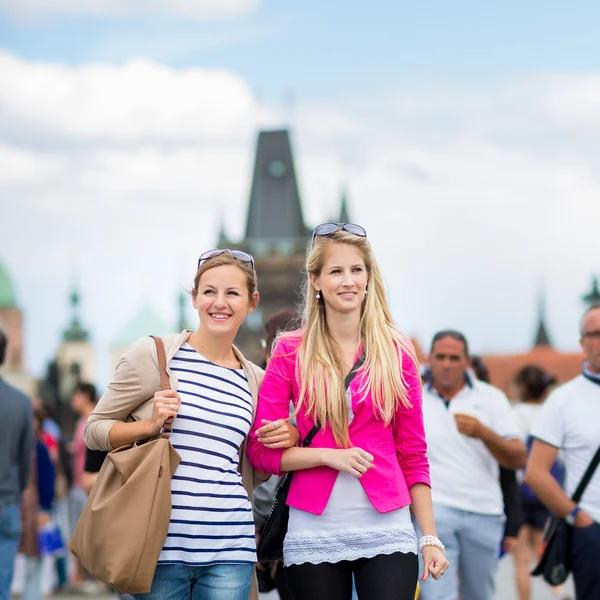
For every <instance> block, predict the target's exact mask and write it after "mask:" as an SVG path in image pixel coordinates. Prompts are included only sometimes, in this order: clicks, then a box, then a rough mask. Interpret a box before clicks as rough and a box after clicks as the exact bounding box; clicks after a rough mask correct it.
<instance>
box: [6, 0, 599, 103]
mask: <svg viewBox="0 0 600 600" xmlns="http://www.w3.org/2000/svg"><path fill="white" fill-rule="evenodd" d="M353 5H354V6H353ZM0 14H2V13H0ZM599 18H600V7H599V5H598V4H597V3H595V2H573V3H570V4H569V5H568V7H567V6H566V5H565V4H564V2H541V1H536V0H530V1H528V2H519V1H514V0H510V1H506V2H494V3H482V2H477V1H464V0H463V1H456V2H448V1H444V2H390V1H388V2H382V1H378V2H371V3H369V5H368V7H367V5H366V4H365V3H358V2H355V3H348V2H341V1H339V0H333V1H330V2H317V1H314V0H305V1H304V2H301V3H293V5H291V3H282V2H278V1H276V0H267V1H264V2H262V3H261V4H260V6H259V8H258V10H256V11H253V12H251V13H250V14H247V15H242V16H239V17H235V18H232V19H219V20H215V21H213V20H211V21H206V22H198V21H194V20H190V19H188V18H183V17H176V16H169V15H160V16H155V17H151V16H138V17H136V18H134V17H130V16H128V17H108V16H96V15H94V16H82V15H65V14H55V15H44V16H31V15H30V16H26V17H24V16H22V15H20V16H16V15H10V14H7V13H6V12H4V13H3V14H2V17H1V21H0V40H2V45H3V46H4V47H6V48H10V49H11V50H13V51H14V52H16V53H17V54H19V55H20V56H23V57H24V58H28V59H44V60H50V61H57V62H60V63H64V64H68V65H80V64H84V63H86V62H88V61H110V62H116V63H120V62H123V61H125V60H127V59H130V58H133V57H138V56H146V57H149V58H153V59H156V60H158V61H160V62H164V63H167V64H170V65H172V66H175V67H189V66H196V65H202V66H206V67H215V68H226V69H231V70H233V71H234V72H236V73H238V74H240V75H241V76H242V77H244V78H245V79H247V80H248V81H249V82H250V83H251V85H252V86H253V88H254V89H255V90H256V91H257V93H259V94H261V95H263V94H264V95H265V96H267V97H268V98H270V99H276V98H278V97H282V96H285V94H287V93H288V90H293V91H294V94H296V95H299V96H307V97H309V98H313V97H319V96H322V95H334V94H336V93H338V92H339V91H340V89H342V90H343V89H352V90H357V89H360V87H361V86H364V85H365V84H369V85H373V84H375V85H381V86H383V85H385V84H386V82H387V81H388V80H389V78H391V77H398V78H404V77H407V78H424V77H432V76H433V77H442V78H444V77H446V78H455V77H458V78H489V77H491V76H497V75H499V74H502V73H504V74H506V73H511V74H525V75H526V74H528V73H533V72H540V71H546V70H567V71H579V72H586V71H590V70H595V69H596V68H598V65H599V62H600V52H598V35H597V32H598V30H597V23H598V19H599Z"/></svg>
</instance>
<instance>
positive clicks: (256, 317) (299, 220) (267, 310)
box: [219, 129, 310, 364]
mask: <svg viewBox="0 0 600 600" xmlns="http://www.w3.org/2000/svg"><path fill="white" fill-rule="evenodd" d="M309 239H310V231H309V230H308V229H307V228H306V226H305V224H304V217H303V214H302V204H301V201H300V194H299V192H298V183H297V181H296V169H295V166H294V157H293V153H292V146H291V143H290V134H289V131H288V130H286V129H282V130H275V131H261V132H260V133H259V134H258V141H257V144H256V157H255V161H254V172H253V177H252V187H251V191H250V202H249V206H248V215H247V219H246V233H245V237H244V239H243V240H242V241H241V242H239V243H233V242H231V241H229V240H227V238H226V235H225V232H224V231H221V232H220V234H219V246H220V247H228V248H236V249H239V250H245V251H246V252H250V253H251V254H252V255H253V256H254V259H255V262H256V272H257V275H258V287H259V292H260V306H259V308H258V310H256V311H255V312H254V313H251V314H250V315H249V316H248V318H247V319H246V321H245V323H244V324H243V326H242V327H241V328H240V331H239V333H238V336H237V338H236V344H237V345H238V347H239V348H240V349H241V350H242V351H243V352H244V354H245V356H246V357H248V358H249V359H250V360H252V361H255V362H258V363H259V364H260V363H261V362H262V360H263V350H262V348H261V346H260V340H261V338H263V337H264V330H263V324H264V321H265V320H266V319H267V318H269V316H271V315H272V314H273V313H275V312H277V311H278V310H279V309H281V308H284V307H296V306H297V305H298V303H299V300H300V298H301V295H300V292H301V290H300V283H301V281H302V273H301V271H302V268H303V267H304V260H305V252H306V245H307V243H308V241H309Z"/></svg>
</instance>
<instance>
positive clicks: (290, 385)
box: [247, 223, 448, 600]
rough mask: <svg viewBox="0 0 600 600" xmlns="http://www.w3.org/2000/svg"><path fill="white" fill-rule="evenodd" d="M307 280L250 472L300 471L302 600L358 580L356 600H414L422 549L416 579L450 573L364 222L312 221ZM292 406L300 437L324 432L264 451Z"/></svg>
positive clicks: (292, 523)
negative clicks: (307, 441) (299, 319)
mask: <svg viewBox="0 0 600 600" xmlns="http://www.w3.org/2000/svg"><path fill="white" fill-rule="evenodd" d="M306 271H307V273H308V277H307V279H306V282H305V285H306V289H305V292H306V293H305V306H304V311H303V326H302V328H301V329H300V330H298V331H294V332H291V333H286V334H283V335H282V336H280V338H279V339H278V341H277V342H276V344H275V347H274V349H273V353H272V356H271V361H270V362H269V365H268V367H267V371H266V374H265V378H264V381H263V384H262V387H261V389H260V393H259V401H258V407H257V413H256V418H255V421H254V426H253V429H252V432H251V434H250V436H249V441H248V449H247V452H248V458H249V460H250V462H251V463H252V464H253V466H254V467H255V468H259V469H261V470H263V471H266V472H270V473H276V474H280V473H282V472H286V471H295V472H296V473H295V475H294V478H293V481H292V485H291V488H290V492H289V495H288V505H289V506H290V517H289V527H288V532H287V535H286V538H285V542H284V564H285V572H286V576H287V580H288V585H289V587H290V590H291V592H292V594H293V595H294V597H295V598H298V599H301V598H311V600H321V599H322V600H350V598H351V594H352V578H353V576H354V579H355V582H356V589H357V592H358V597H359V599H360V600H413V598H414V595H415V588H416V585H417V579H418V560H417V552H418V551H419V550H420V551H421V552H422V554H423V559H424V572H423V575H422V578H423V579H425V578H427V577H428V576H429V575H431V576H432V577H433V578H434V579H438V578H439V577H441V576H442V575H443V574H444V572H445V570H446V569H447V568H448V561H447V560H446V558H445V556H444V547H443V544H442V543H441V542H440V540H439V539H438V538H437V534H436V529H435V523H434V519H433V508H432V503H431V490H430V480H429V464H428V461H427V456H426V450H427V444H426V441H425V432H424V429H423V416H422V409H421V382H420V377H419V369H418V363H417V358H416V356H415V353H414V349H413V348H412V345H411V343H410V341H409V340H408V339H407V338H406V337H405V336H404V335H403V334H402V333H400V331H398V329H396V327H395V326H394V324H393V321H392V318H391V314H390V309H389V306H388V302H387V298H386V295H385V290H384V286H383V281H382V278H381V274H380V271H379V268H378V266H377V263H376V262H375V258H374V256H373V252H372V250H371V246H370V244H369V241H368V240H367V236H366V232H365V230H364V229H363V228H362V227H361V226H359V225H355V224H352V223H344V224H339V223H324V224H323V225H319V226H318V227H317V228H316V229H315V232H314V234H313V238H312V241H311V245H310V247H309V250H308V255H307V261H306ZM359 358H362V361H363V362H362V366H360V367H359V368H358V370H357V372H356V376H355V377H354V379H353V380H352V382H351V383H350V385H349V387H348V389H347V390H346V389H345V385H344V380H345V378H346V376H347V374H348V373H349V372H350V371H351V370H352V369H353V367H354V366H357V365H360V364H361V363H360V362H358V359H359ZM290 400H292V401H293V403H294V405H295V407H296V413H297V415H296V420H297V426H298V430H299V432H300V439H304V438H305V437H306V436H307V434H308V433H309V432H310V430H311V429H312V428H313V426H314V425H315V424H317V423H318V424H320V429H319V432H318V433H317V434H316V435H315V437H314V439H313V441H312V443H311V445H310V447H309V448H304V447H294V448H288V449H286V450H283V449H279V448H276V447H273V446H274V442H275V440H276V437H273V434H272V433H271V432H273V431H274V430H276V429H278V428H279V426H280V425H281V424H282V423H283V422H284V420H285V419H286V418H287V416H288V408H289V402H290ZM267 433H270V435H271V437H270V439H266V438H265V437H264V436H265V435H266V434H267ZM411 505H412V511H413V513H414V516H415V518H416V520H417V522H418V525H419V528H420V530H421V531H422V532H423V537H422V538H421V539H420V540H417V536H416V534H415V529H414V527H413V524H412V521H411V514H410V507H411Z"/></svg>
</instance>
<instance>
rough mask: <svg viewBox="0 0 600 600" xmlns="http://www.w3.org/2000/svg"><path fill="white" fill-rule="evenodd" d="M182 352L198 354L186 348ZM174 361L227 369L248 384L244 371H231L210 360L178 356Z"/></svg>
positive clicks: (228, 368) (227, 369) (227, 368)
mask: <svg viewBox="0 0 600 600" xmlns="http://www.w3.org/2000/svg"><path fill="white" fill-rule="evenodd" d="M182 350H183V351H185V352H194V353H196V351H195V350H186V349H185V348H182ZM196 354H197V353H196ZM173 360H180V361H181V362H190V363H196V364H198V365H208V366H209V367H217V368H218V369H225V370H226V371H229V372H230V373H233V374H235V375H237V376H238V377H239V378H240V379H241V380H242V381H245V382H246V383H247V382H248V378H247V377H246V373H245V371H244V369H231V368H230V367H224V366H223V365H216V364H215V363H213V362H210V360H201V359H197V358H183V357H182V356H177V355H175V356H174V357H173ZM240 370H241V371H242V372H241V373H240Z"/></svg>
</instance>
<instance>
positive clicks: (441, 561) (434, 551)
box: [421, 546, 450, 581]
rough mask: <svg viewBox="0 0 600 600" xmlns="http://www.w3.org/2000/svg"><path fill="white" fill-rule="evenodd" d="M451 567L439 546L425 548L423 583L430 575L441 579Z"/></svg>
mask: <svg viewBox="0 0 600 600" xmlns="http://www.w3.org/2000/svg"><path fill="white" fill-rule="evenodd" d="M449 566H450V563H449V562H448V559H447V558H446V557H445V556H444V553H443V552H442V551H441V550H440V549H439V548H438V547H437V546H423V577H421V581H425V580H426V579H427V578H428V577H429V575H430V574H431V576H432V577H433V578H434V579H439V578H440V577H441V576H442V575H443V574H444V573H445V572H446V570H447V569H448V567H449Z"/></svg>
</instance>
